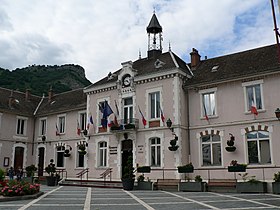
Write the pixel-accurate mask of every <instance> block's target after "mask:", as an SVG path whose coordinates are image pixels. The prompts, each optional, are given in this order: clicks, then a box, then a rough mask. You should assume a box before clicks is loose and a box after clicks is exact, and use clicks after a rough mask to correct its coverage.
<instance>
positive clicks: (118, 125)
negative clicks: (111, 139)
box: [110, 118, 139, 132]
mask: <svg viewBox="0 0 280 210" xmlns="http://www.w3.org/2000/svg"><path fill="white" fill-rule="evenodd" d="M111 123H112V125H111V126H110V130H111V132H121V131H127V130H137V129H138V126H139V120H138V119H135V118H130V119H120V120H117V122H111Z"/></svg>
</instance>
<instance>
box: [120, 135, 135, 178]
mask: <svg viewBox="0 0 280 210" xmlns="http://www.w3.org/2000/svg"><path fill="white" fill-rule="evenodd" d="M132 155H133V154H132V140H129V139H128V140H124V141H122V175H123V173H124V167H125V166H126V164H127V160H128V157H129V156H132Z"/></svg>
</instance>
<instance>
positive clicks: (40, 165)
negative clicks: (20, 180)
mask: <svg viewBox="0 0 280 210" xmlns="http://www.w3.org/2000/svg"><path fill="white" fill-rule="evenodd" d="M44 162H45V148H44V147H40V148H39V150H38V176H43V173H44Z"/></svg>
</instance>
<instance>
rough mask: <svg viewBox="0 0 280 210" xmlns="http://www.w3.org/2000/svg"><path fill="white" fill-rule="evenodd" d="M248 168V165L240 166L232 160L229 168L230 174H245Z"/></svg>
mask: <svg viewBox="0 0 280 210" xmlns="http://www.w3.org/2000/svg"><path fill="white" fill-rule="evenodd" d="M246 168H247V165H246V164H239V163H238V162H237V160H232V161H231V162H230V166H228V172H245V171H246Z"/></svg>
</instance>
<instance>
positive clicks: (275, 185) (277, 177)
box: [272, 171, 280, 194]
mask: <svg viewBox="0 0 280 210" xmlns="http://www.w3.org/2000/svg"><path fill="white" fill-rule="evenodd" d="M273 180H274V182H272V192H273V193H274V194H280V171H279V172H278V173H275V174H274V178H273Z"/></svg>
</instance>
